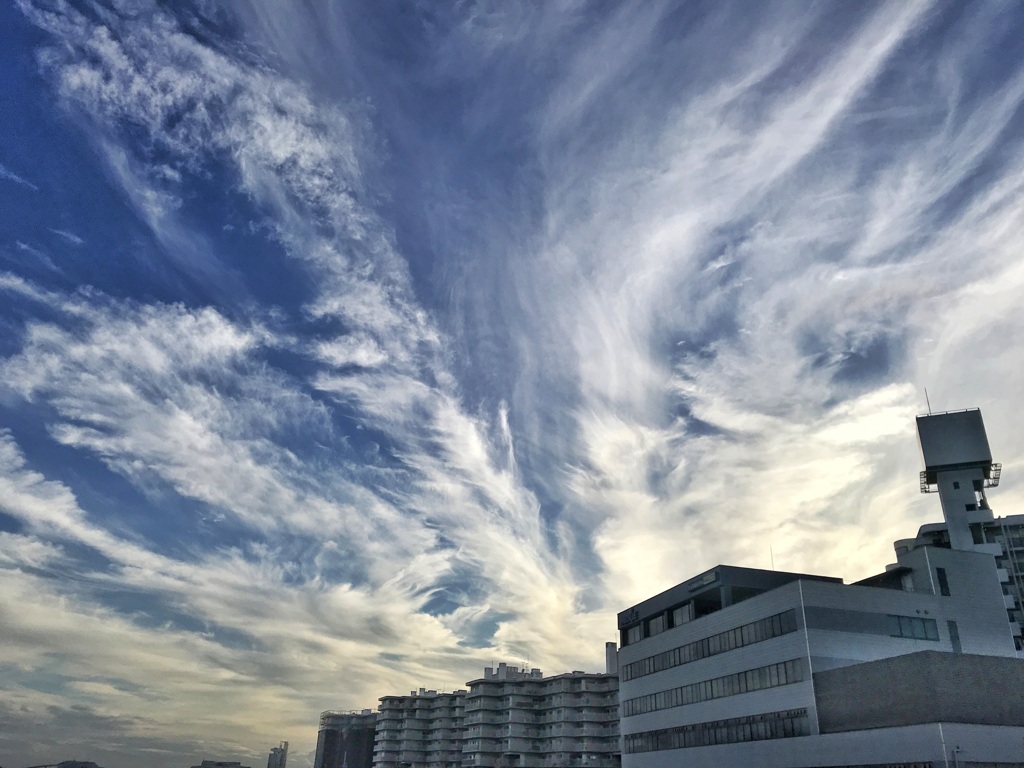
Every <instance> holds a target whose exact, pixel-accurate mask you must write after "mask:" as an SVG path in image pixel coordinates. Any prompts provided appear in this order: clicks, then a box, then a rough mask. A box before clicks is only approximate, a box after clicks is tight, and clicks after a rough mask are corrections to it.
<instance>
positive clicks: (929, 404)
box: [924, 387, 932, 416]
mask: <svg viewBox="0 0 1024 768" xmlns="http://www.w3.org/2000/svg"><path fill="white" fill-rule="evenodd" d="M924 401H925V402H926V403H928V415H929V416H931V415H932V401H931V400H929V399H928V387H925V388H924Z"/></svg>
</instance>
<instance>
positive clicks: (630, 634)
mask: <svg viewBox="0 0 1024 768" xmlns="http://www.w3.org/2000/svg"><path fill="white" fill-rule="evenodd" d="M643 637H644V635H643V626H641V625H640V624H637V625H636V626H635V627H630V628H629V629H627V630H626V645H632V644H633V643H639V642H640V641H641V640H643Z"/></svg>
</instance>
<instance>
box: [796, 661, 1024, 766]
mask: <svg viewBox="0 0 1024 768" xmlns="http://www.w3.org/2000/svg"><path fill="white" fill-rule="evenodd" d="M814 691H815V698H816V700H817V705H818V721H819V724H820V727H821V731H822V732H823V733H828V732H839V731H852V730H858V729H862V728H883V727H889V726H900V725H913V724H917V723H934V722H936V721H938V722H946V723H976V724H981V725H1013V726H1024V660H1022V659H1010V658H999V657H994V656H970V655H964V654H951V653H941V652H937V651H924V652H922V653H914V654H911V655H909V656H899V657H897V658H892V659H883V660H881V661H873V662H869V663H866V664H858V665H856V666H852V667H843V668H841V669H833V670H829V671H827V672H819V673H816V674H815V675H814ZM1021 747H1022V751H1024V742H1022V744H1021Z"/></svg>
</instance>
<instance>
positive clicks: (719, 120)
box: [0, 0, 1024, 768]
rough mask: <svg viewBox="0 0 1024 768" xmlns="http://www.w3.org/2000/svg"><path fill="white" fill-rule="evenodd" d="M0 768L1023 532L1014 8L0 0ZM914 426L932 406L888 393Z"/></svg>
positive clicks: (115, 752) (176, 744)
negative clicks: (991, 476) (977, 433)
mask: <svg viewBox="0 0 1024 768" xmlns="http://www.w3.org/2000/svg"><path fill="white" fill-rule="evenodd" d="M0 29H2V30H3V39H4V44H3V45H0V648H2V653H0V764H3V765H5V766H13V767H14V768H21V767H22V766H26V765H34V764H40V763H48V762H58V761H60V760H66V759H72V758H78V759H85V760H92V761H95V762H97V763H99V764H100V765H102V766H104V768H137V767H138V766H147V767H149V766H151V767H152V768H185V767H186V766H189V765H193V764H195V763H197V762H198V761H199V760H201V759H203V758H207V759H220V760H240V761H242V762H243V764H246V765H253V766H259V765H261V764H262V762H263V761H265V760H266V754H267V752H268V751H269V749H270V748H271V747H273V746H276V744H277V743H278V741H280V740H288V741H289V742H291V751H290V754H289V766H293V767H294V768H303V767H304V766H310V765H311V764H312V760H311V753H312V750H313V749H314V746H315V741H316V730H317V721H318V715H319V713H320V711H322V710H326V709H336V710H347V709H362V708H369V707H375V706H376V704H377V699H378V698H379V697H380V696H383V695H387V694H401V693H404V692H407V691H409V690H412V689H417V688H419V687H426V688H435V689H439V690H452V689H455V688H458V687H460V686H462V685H463V684H464V683H465V682H466V681H468V680H471V679H473V678H475V677H479V676H480V674H481V671H482V668H483V667H484V666H489V665H491V664H492V663H495V662H499V661H506V662H508V663H510V664H516V665H521V664H524V663H525V664H527V665H528V666H535V667H540V668H542V669H543V670H544V672H545V673H547V674H555V673H559V672H563V671H568V670H573V669H584V670H589V671H603V659H604V653H603V652H604V643H605V642H606V641H610V640H616V639H617V637H616V630H615V614H616V613H617V612H618V611H621V610H624V609H625V608H627V607H629V606H630V605H633V604H635V603H637V602H639V601H641V600H643V599H645V598H646V597H649V596H651V595H653V594H655V593H657V592H660V591H662V590H664V589H667V588H668V587H671V586H673V585H674V584H677V583H679V582H680V581H683V580H685V579H686V578H688V577H690V576H693V575H695V574H697V573H700V572H701V571H704V570H706V569H708V568H711V567H713V566H714V565H716V564H718V563H728V564H733V565H741V566H748V567H757V568H770V567H773V564H774V567H777V568H779V569H782V570H791V571H801V572H811V573H819V574H825V575H834V576H841V577H843V578H844V579H846V580H847V581H854V580H857V579H860V578H864V577H866V576H868V575H871V574H873V573H876V572H880V571H881V570H882V569H883V568H884V566H885V564H886V563H889V562H891V561H892V560H894V559H895V558H894V554H893V551H892V542H893V540H895V539H899V538H905V537H909V536H913V535H914V534H915V533H916V530H917V527H918V526H920V525H922V524H924V523H926V522H931V521H935V520H937V519H940V517H941V513H940V511H939V506H938V502H937V500H936V499H935V498H934V497H929V496H922V495H921V494H920V493H919V491H918V477H917V475H918V472H919V470H920V469H921V462H920V453H919V448H918V445H917V440H916V435H915V430H914V416H915V415H916V414H919V413H923V412H926V411H927V410H928V408H929V401H930V407H931V408H932V409H934V410H936V411H941V410H953V409H959V408H966V407H980V408H981V409H982V412H983V414H984V417H985V419H986V424H987V427H988V434H989V440H990V443H991V445H992V449H993V455H994V457H995V459H996V461H1001V462H1002V464H1003V468H1004V469H1003V482H1002V484H1001V486H1000V488H998V489H996V490H995V491H994V492H992V493H991V495H990V500H991V502H992V504H993V508H994V509H995V512H996V514H1013V513H1016V512H1019V511H1020V510H1021V509H1022V504H1024V471H1022V470H1024V466H1022V465H1024V431H1022V430H1021V429H1019V425H1020V423H1021V418H1020V415H1019V413H1018V402H1019V401H1018V400H1017V397H1019V393H1020V392H1021V390H1022V389H1024V351H1022V349H1024V347H1022V340H1024V312H1022V311H1021V309H1020V308H1021V306H1022V304H1024V260H1022V258H1021V254H1022V244H1024V202H1022V201H1024V10H1022V8H1021V6H1020V4H1019V3H1017V2H1014V1H1010V0H992V2H985V3H950V2H936V3H929V2H911V1H909V0H908V1H906V2H903V1H901V2H889V3H877V2H860V3H829V2H803V1H801V2H783V1H782V0H779V1H777V2H772V3H751V2H744V1H742V0H741V1H739V2H718V1H715V2H700V1H699V0H693V1H691V2H678V1H677V2H659V0H646V1H645V2H644V3H633V2H610V1H604V0H590V1H589V2H581V1H576V0H552V1H551V2H519V3H507V2H498V1H497V0H495V1H493V2H487V1H486V0H480V1H479V2H471V1H469V0H465V1H461V2H450V3H436V2H427V1H426V0H421V1H417V0H345V1H342V0H338V1H337V2H334V1H332V0H303V1H302V2H299V1H298V0H297V1H296V2H293V3H281V2H278V1H277V0H232V1H231V2H215V0H181V1H176V2H173V3H171V2H166V3H158V2H152V1H151V0H97V1H96V2H65V1H64V0H2V2H0ZM926 390H927V399H926V395H925V392H926Z"/></svg>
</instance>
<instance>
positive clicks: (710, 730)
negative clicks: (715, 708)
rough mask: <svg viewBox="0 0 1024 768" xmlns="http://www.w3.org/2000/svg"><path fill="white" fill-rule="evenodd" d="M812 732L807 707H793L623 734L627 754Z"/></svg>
mask: <svg viewBox="0 0 1024 768" xmlns="http://www.w3.org/2000/svg"><path fill="white" fill-rule="evenodd" d="M809 733H810V726H809V723H808V720H807V710H806V709H793V710H789V711H783V712H766V713H764V714H760V715H747V716H746V717H733V718H730V719H728V720H717V721H712V722H707V723H694V724H692V725H681V726H676V727H674V728H662V729H661V730H657V731H644V732H641V733H633V734H628V735H626V736H624V737H623V745H624V747H625V752H626V754H636V753H638V752H655V751H660V750H666V749H686V748H689V747H704V746H709V745H712V744H733V743H736V742H741V741H759V740H762V739H782V738H786V737H792V736H806V735H808V734H809Z"/></svg>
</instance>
